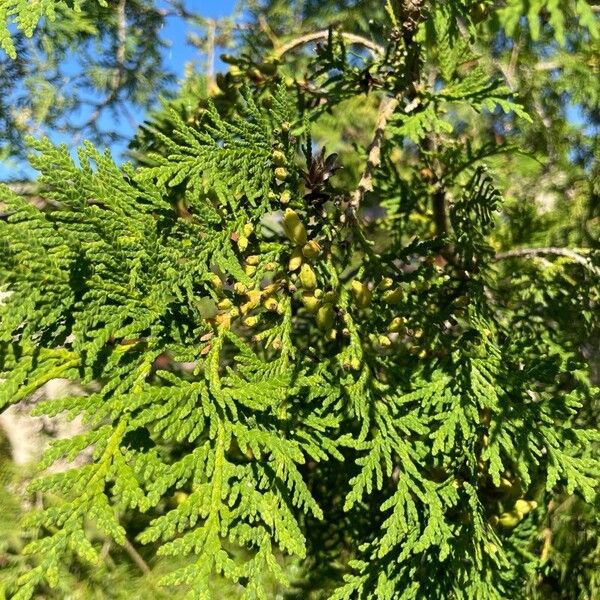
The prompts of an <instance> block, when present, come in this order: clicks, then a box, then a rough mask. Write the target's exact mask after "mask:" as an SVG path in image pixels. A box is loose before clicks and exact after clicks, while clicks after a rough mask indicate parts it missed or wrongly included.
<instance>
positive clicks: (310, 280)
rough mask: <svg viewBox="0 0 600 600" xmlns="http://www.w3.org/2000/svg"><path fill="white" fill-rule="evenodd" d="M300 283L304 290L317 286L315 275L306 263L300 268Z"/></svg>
mask: <svg viewBox="0 0 600 600" xmlns="http://www.w3.org/2000/svg"><path fill="white" fill-rule="evenodd" d="M300 283H301V284H302V287H303V288H304V289H305V290H314V289H315V288H316V287H317V276H316V275H315V272H314V271H313V270H312V267H311V266H310V265H309V264H307V263H304V264H303V265H302V267H301V268H300Z"/></svg>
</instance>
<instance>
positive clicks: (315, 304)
mask: <svg viewBox="0 0 600 600" xmlns="http://www.w3.org/2000/svg"><path fill="white" fill-rule="evenodd" d="M302 304H304V307H305V308H306V310H308V311H309V312H311V313H316V312H317V310H319V306H321V301H320V300H319V299H318V298H315V295H314V294H313V293H312V292H302Z"/></svg>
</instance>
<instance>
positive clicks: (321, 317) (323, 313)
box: [315, 304, 334, 331]
mask: <svg viewBox="0 0 600 600" xmlns="http://www.w3.org/2000/svg"><path fill="white" fill-rule="evenodd" d="M333 317H334V313H333V306H332V305H331V304H323V306H321V307H320V308H319V310H318V311H317V316H316V318H315V320H316V323H317V327H318V328H319V329H321V330H323V331H329V330H330V329H331V328H332V327H333Z"/></svg>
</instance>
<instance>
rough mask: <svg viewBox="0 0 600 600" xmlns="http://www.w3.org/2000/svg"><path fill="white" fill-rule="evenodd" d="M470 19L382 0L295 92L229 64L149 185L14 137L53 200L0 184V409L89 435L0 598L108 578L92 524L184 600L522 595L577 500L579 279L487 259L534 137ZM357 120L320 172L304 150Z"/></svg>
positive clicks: (580, 266) (141, 171)
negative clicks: (66, 422)
mask: <svg viewBox="0 0 600 600" xmlns="http://www.w3.org/2000/svg"><path fill="white" fill-rule="evenodd" d="M513 4H514V3H513ZM547 4H551V5H552V7H555V3H547ZM584 4H585V3H583V2H578V3H577V7H578V9H577V10H578V14H579V15H580V16H581V17H582V21H583V20H584V19H583V17H586V15H587V17H586V19H587V22H588V25H587V26H586V24H585V23H582V26H584V27H589V28H588V29H587V31H588V33H589V35H594V28H593V27H591V26H590V25H589V23H590V22H591V21H589V14H591V13H589V14H588V12H586V11H585V10H584ZM509 5H510V3H509ZM586 6H587V5H586ZM486 7H487V4H486V3H476V4H474V3H470V2H468V1H466V0H465V1H461V2H453V3H451V4H450V3H431V4H429V3H426V2H420V1H416V0H413V1H407V2H403V3H401V2H397V3H394V4H392V3H388V4H387V6H386V11H385V19H386V20H385V26H384V28H385V32H386V38H387V39H389V40H390V41H389V42H388V44H387V46H385V47H379V46H378V45H376V44H373V43H368V44H366V46H365V45H364V41H365V40H363V41H362V42H361V40H360V39H357V38H354V39H349V38H348V37H347V36H343V35H342V34H341V33H340V32H337V31H334V30H330V31H329V32H328V34H327V35H323V36H322V40H321V43H320V45H319V46H318V47H317V51H316V54H315V56H314V57H313V59H311V60H310V61H309V62H308V63H307V64H306V79H305V80H304V81H303V82H302V83H297V82H295V81H291V82H290V81H288V77H286V75H285V73H283V74H282V73H280V65H281V63H283V62H284V61H285V58H286V57H285V56H284V55H283V53H282V52H280V53H279V55H277V56H273V55H271V56H265V57H263V59H262V60H261V62H257V63H255V62H254V59H252V58H250V57H249V55H247V54H245V55H242V56H241V57H239V58H233V57H230V58H229V59H228V60H229V61H230V62H231V63H233V67H235V69H234V68H233V67H232V69H231V70H230V72H229V73H228V75H226V76H224V77H223V78H222V79H220V81H219V85H220V86H221V89H222V91H223V94H222V95H221V96H219V97H216V98H214V100H213V99H210V98H206V99H204V100H203V101H202V102H201V103H200V105H199V108H198V110H197V113H196V114H195V115H193V116H189V115H187V116H186V119H185V120H184V119H183V118H182V117H181V114H180V111H178V110H177V104H176V103H175V104H174V105H173V107H172V108H171V109H169V110H167V111H166V113H165V114H163V115H161V118H160V121H159V125H160V127H155V128H152V129H148V130H147V131H146V136H151V137H152V139H151V141H150V142H148V143H149V146H150V147H151V148H152V149H153V152H152V153H151V154H150V155H149V156H147V157H146V158H145V160H144V161H143V163H144V166H138V167H137V168H136V167H134V166H132V165H130V164H126V165H124V166H122V167H119V166H117V165H115V163H114V162H113V160H112V159H111V157H110V155H109V154H108V153H106V152H105V153H103V152H101V151H99V150H97V149H96V148H95V147H94V146H93V145H91V144H89V143H88V144H85V145H83V147H82V148H81V149H80V150H79V152H78V155H77V159H74V158H73V157H72V156H71V155H70V154H69V152H68V150H67V149H66V148H65V147H56V146H54V145H52V144H51V143H50V142H49V141H48V140H45V139H42V140H31V141H30V144H31V147H32V156H31V159H30V160H31V164H32V165H33V167H35V168H36V169H37V170H38V171H39V172H40V178H39V185H40V188H41V190H42V195H43V198H44V199H45V201H46V205H47V206H46V208H45V209H40V208H39V207H38V206H34V205H32V204H31V203H30V202H28V201H26V200H25V199H23V198H21V197H19V196H18V195H16V194H14V193H13V192H11V191H10V190H9V189H8V188H6V187H4V188H2V190H1V192H0V200H1V202H2V203H3V205H4V209H5V212H6V213H7V215H8V216H7V219H6V220H4V221H0V240H1V243H2V263H1V264H0V283H1V285H2V291H3V292H5V293H6V297H5V299H4V304H3V306H2V308H0V317H1V321H0V376H1V377H2V378H3V379H4V381H3V383H2V388H1V389H0V406H2V407H4V406H7V405H9V404H13V403H16V402H19V401H20V400H22V399H24V398H26V397H27V396H28V395H30V394H31V393H32V392H33V391H35V390H37V389H38V388H39V387H40V386H42V385H43V384H44V383H45V382H47V381H49V380H51V379H54V378H57V377H60V378H66V379H71V380H73V381H76V382H78V383H79V384H81V385H82V386H83V387H84V388H85V389H86V390H87V394H86V395H84V396H81V395H77V396H68V397H63V398H59V399H53V400H48V401H45V402H42V403H39V404H38V405H37V406H36V407H35V409H34V411H35V413H36V414H40V415H49V416H56V415H63V416H64V415H66V416H67V417H69V418H73V417H75V416H83V419H84V422H85V424H86V429H85V431H84V432H83V433H81V434H80V435H77V436H75V437H73V438H69V439H62V440H58V441H56V442H54V443H53V444H52V445H51V446H50V448H49V449H48V450H47V451H46V453H45V455H44V457H43V459H42V462H41V464H40V471H41V472H40V475H39V477H38V478H37V479H35V480H34V481H33V482H32V483H31V484H30V487H29V489H30V492H32V493H34V492H35V493H36V494H38V497H40V498H42V499H43V501H42V503H41V507H40V508H39V510H35V511H33V510H32V511H29V512H28V513H27V514H26V516H25V523H24V524H25V526H26V527H27V528H28V530H29V531H30V532H31V541H30V543H29V544H28V545H27V546H26V547H25V548H24V550H23V553H24V554H25V555H27V556H31V557H32V558H31V562H30V563H29V568H27V569H23V570H22V572H21V573H20V574H19V575H18V576H17V577H15V578H13V579H12V580H10V581H9V582H8V584H7V585H8V588H7V593H8V594H9V597H13V598H19V599H25V598H31V597H33V596H35V595H36V594H37V593H38V592H39V591H40V590H41V591H42V593H48V592H47V590H48V589H51V588H53V587H55V586H57V585H59V583H60V579H61V577H62V575H61V574H62V573H63V572H64V571H65V570H66V569H69V565H72V564H74V563H78V564H85V565H91V566H92V567H94V566H96V567H97V566H98V565H101V563H102V560H103V559H102V549H101V548H100V545H99V544H98V543H97V541H96V539H97V538H91V536H90V535H89V530H90V524H93V527H94V528H95V529H96V530H98V531H100V532H101V533H102V535H103V536H104V537H105V539H108V540H112V543H114V544H115V545H117V546H124V547H125V546H130V544H131V541H130V538H131V536H135V540H134V541H135V543H136V544H138V545H140V546H141V545H146V546H148V548H149V551H148V554H146V555H147V556H148V555H157V556H163V557H172V562H171V563H170V565H171V567H172V568H171V569H170V571H169V572H168V573H167V574H165V575H164V576H162V578H161V580H160V581H159V584H160V585H162V586H165V587H166V588H167V589H173V590H174V591H173V592H172V593H174V594H176V595H177V597H186V598H190V599H196V598H220V597H223V594H224V593H227V594H229V595H230V596H231V597H242V598H268V597H273V595H274V594H275V592H274V590H275V589H278V590H282V591H285V590H287V591H289V593H290V594H296V596H297V597H315V598H316V597H331V598H334V599H340V600H341V599H345V598H382V599H388V598H398V599H400V598H402V599H409V598H419V599H421V598H427V599H430V598H439V599H447V598H457V599H459V598H464V599H469V600H470V599H474V598H476V599H482V600H484V599H486V600H487V599H490V600H491V599H500V598H502V599H505V598H511V599H512V598H515V599H516V598H532V597H535V594H536V593H537V588H538V584H539V582H540V581H541V579H542V568H543V566H544V564H545V560H546V558H547V554H548V544H550V541H549V539H548V537H544V536H543V535H541V532H542V531H543V530H544V524H545V523H546V520H547V518H548V514H549V513H550V512H551V511H552V510H554V509H553V507H554V506H555V505H556V503H557V502H558V501H559V499H561V498H564V494H569V495H572V496H571V497H572V499H573V501H576V502H580V503H582V504H583V505H584V506H586V507H587V508H585V510H586V511H589V512H590V513H591V514H594V509H593V506H594V502H597V497H596V487H597V480H598V479H597V478H598V476H599V475H600V463H599V461H598V454H597V444H598V442H599V441H600V439H599V438H600V436H599V434H598V430H597V426H596V425H595V422H594V419H592V418H590V416H589V413H590V412H593V406H594V398H595V396H596V395H597V390H596V389H595V388H594V387H593V386H592V384H591V382H590V379H589V368H588V364H587V362H586V360H587V359H589V358H590V352H588V351H584V350H582V343H583V341H586V340H587V339H588V337H589V336H591V335H592V333H593V331H594V329H595V328H596V327H597V322H596V321H597V310H598V301H599V293H600V286H599V285H598V283H599V273H600V260H599V257H598V254H597V252H594V251H593V249H591V248H589V249H585V248H576V249H567V248H557V247H552V248H535V249H514V248H511V247H510V246H511V240H508V238H509V237H510V236H508V235H507V234H506V232H507V229H508V228H509V226H510V224H509V223H507V218H506V213H502V212H501V211H502V206H503V194H502V189H501V187H500V185H499V179H500V178H499V177H497V176H496V174H495V172H494V168H493V167H494V165H496V164H498V162H499V161H501V160H502V157H504V156H505V155H509V156H513V157H515V156H516V157H521V156H523V160H525V153H524V152H523V151H522V150H521V149H519V148H518V147H516V146H515V145H512V144H510V143H508V142H506V141H505V140H503V139H502V136H501V135H500V134H499V132H501V129H502V124H503V123H504V122H506V121H507V120H508V119H510V120H511V122H514V123H518V124H522V127H523V128H526V127H528V126H529V125H528V124H529V123H530V121H531V117H530V115H529V113H528V111H527V110H525V108H524V107H523V106H522V105H521V103H520V101H519V99H518V98H517V97H515V95H514V94H513V92H512V91H511V90H510V88H509V87H508V86H507V85H506V83H505V82H503V81H501V80H500V79H499V78H497V77H495V76H494V75H493V74H492V73H491V72H490V70H489V69H488V66H487V64H486V62H485V61H484V60H480V57H479V55H478V54H477V52H478V49H477V40H478V35H480V32H481V29H480V27H481V23H482V22H485V19H486V18H488V17H489V18H492V16H494V18H496V17H497V16H498V15H492V12H491V11H490V12H486V10H484V9H485V8H486ZM488 8H489V7H488ZM588 8H589V7H588ZM475 9H476V10H475ZM553 10H555V11H557V10H558V8H553ZM501 16H502V15H501ZM503 18H504V17H503ZM367 42H368V40H367ZM361 99H362V101H363V102H364V103H365V104H366V105H368V106H373V105H374V104H375V106H377V108H376V109H375V110H374V111H373V112H374V118H373V119H368V118H367V119H366V120H367V121H369V120H371V121H372V122H370V123H368V127H369V129H368V138H369V139H370V140H371V141H370V143H369V145H368V147H367V148H365V149H360V148H356V150H355V153H356V154H358V155H359V157H360V164H361V168H360V170H359V172H358V173H357V174H355V175H356V176H353V175H352V174H351V175H350V176H345V174H344V166H345V165H344V162H343V160H342V158H341V157H340V156H337V155H336V154H335V153H328V151H327V149H326V148H325V147H323V146H322V143H321V141H320V140H319V139H318V137H317V132H318V131H319V126H320V125H319V124H320V123H322V122H323V119H324V118H327V115H326V113H327V112H328V111H330V112H331V113H332V114H335V111H336V110H337V109H339V108H340V107H344V106H348V103H352V102H358V101H360V100H361ZM361 122H362V120H361ZM490 122H492V123H494V124H496V128H495V131H494V128H490V129H489V135H488V136H485V135H477V136H475V135H471V133H470V132H471V131H473V129H477V128H478V127H479V128H480V129H481V130H482V131H488V130H487V129H486V123H490ZM334 124H335V120H334V121H333V125H334ZM333 125H332V123H331V122H330V123H329V126H330V127H331V126H333ZM375 199H378V200H377V201H376V200H375ZM500 215H502V216H503V218H500ZM507 240H508V241H507ZM574 332H577V335H576V336H574V335H573V333H574ZM586 336H587V337H586ZM592 358H593V356H592ZM90 448H91V449H92V454H91V456H92V458H91V460H79V461H77V463H76V464H75V465H74V466H73V468H70V469H67V470H51V469H50V470H49V469H48V468H49V467H51V466H52V465H53V464H54V463H55V462H56V461H57V460H59V459H67V460H68V461H74V460H75V459H76V458H77V457H79V456H80V455H81V454H82V453H83V452H84V451H88V450H89V449H90ZM133 522H134V523H135V527H132V526H131V525H129V527H128V524H131V523H133ZM566 547H567V548H568V550H567V552H569V551H572V547H571V546H569V545H567V546H566ZM583 547H585V545H584V544H583ZM573 559H574V560H576V559H577V558H576V556H573ZM590 560H592V561H593V558H591V559H590ZM292 567H298V568H292ZM579 585H580V589H579V591H578V593H580V594H581V595H580V596H579V597H581V598H585V597H587V598H592V597H594V594H595V593H597V591H598V581H597V578H593V577H592V578H590V577H589V576H588V575H586V574H584V575H583V576H582V578H581V580H580V581H579ZM171 586H173V587H171ZM224 589H227V590H228V591H227V592H223V590H224ZM586 594H587V595H586ZM565 597H567V596H565Z"/></svg>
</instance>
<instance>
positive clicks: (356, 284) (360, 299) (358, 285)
mask: <svg viewBox="0 0 600 600" xmlns="http://www.w3.org/2000/svg"><path fill="white" fill-rule="evenodd" d="M351 287H352V295H353V296H354V300H356V304H357V305H358V306H359V308H366V307H367V306H369V305H370V304H371V298H372V296H373V294H372V293H371V290H370V289H369V288H368V287H367V286H366V285H365V284H364V283H362V282H361V281H358V280H357V279H355V280H354V281H353V282H352V284H351Z"/></svg>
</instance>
